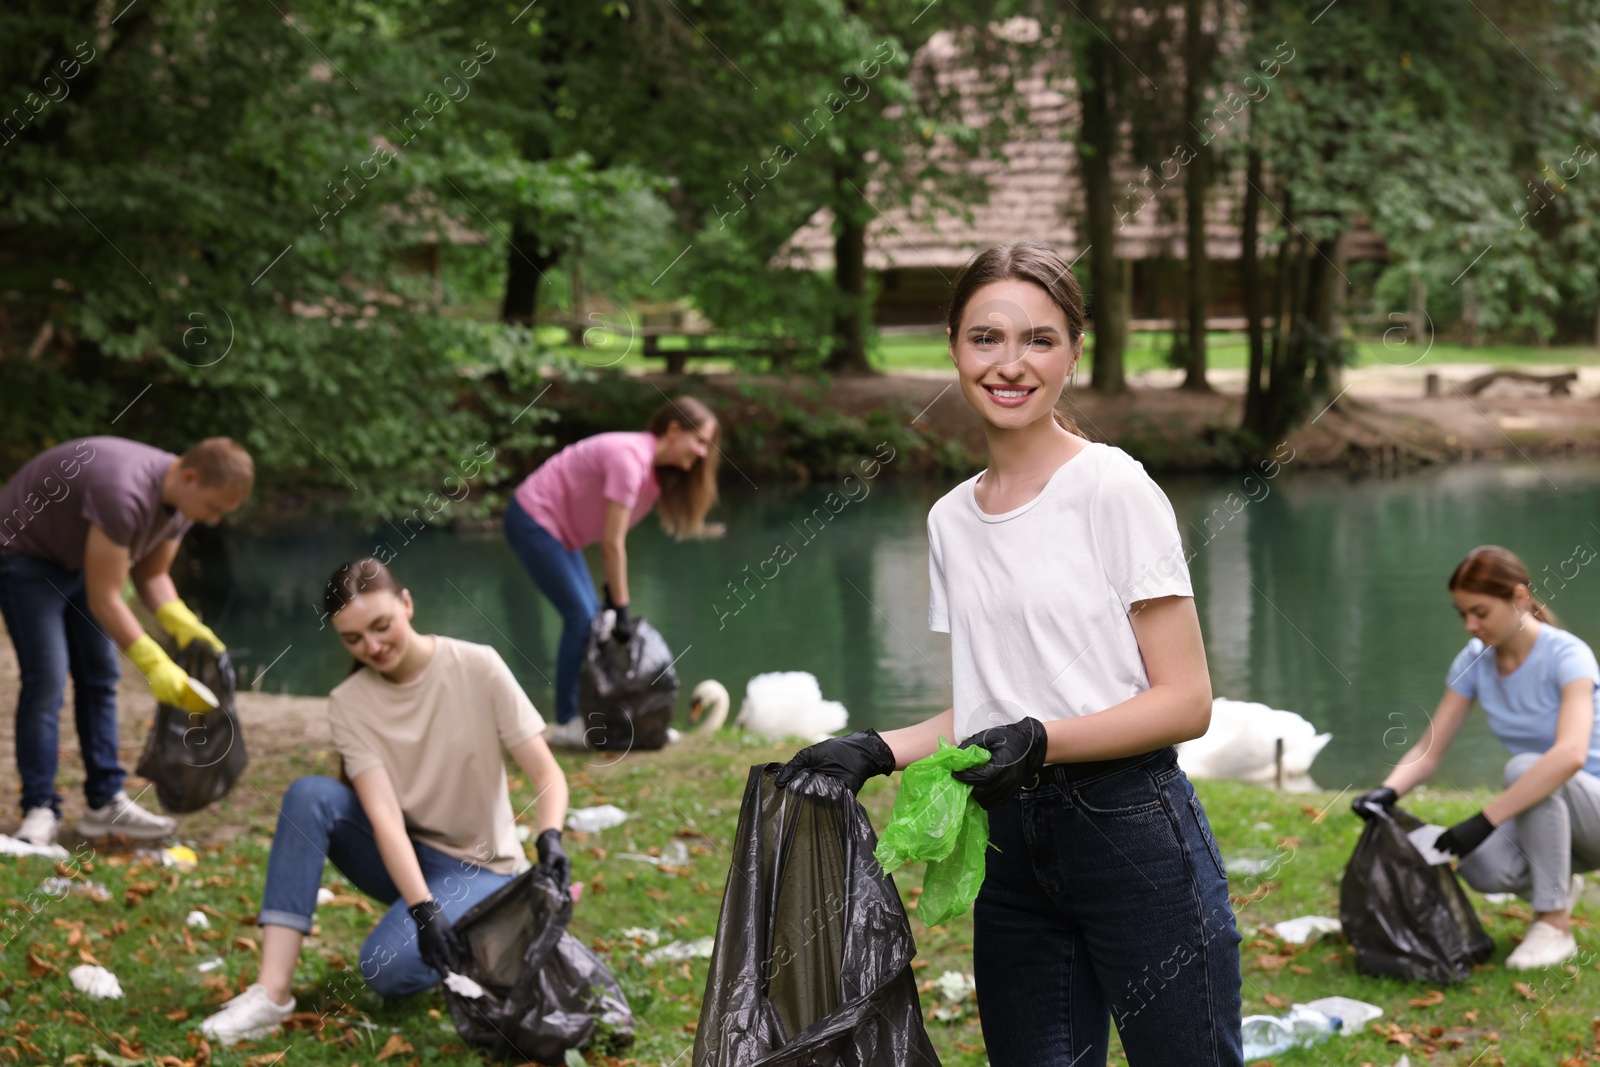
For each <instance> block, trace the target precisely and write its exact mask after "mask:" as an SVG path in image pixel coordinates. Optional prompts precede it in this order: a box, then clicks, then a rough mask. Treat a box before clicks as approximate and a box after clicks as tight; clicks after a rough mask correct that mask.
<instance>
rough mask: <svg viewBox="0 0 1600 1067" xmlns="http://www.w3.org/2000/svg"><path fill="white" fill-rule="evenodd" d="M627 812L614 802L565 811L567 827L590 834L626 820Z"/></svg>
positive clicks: (619, 824) (618, 824)
mask: <svg viewBox="0 0 1600 1067" xmlns="http://www.w3.org/2000/svg"><path fill="white" fill-rule="evenodd" d="M627 818H628V813H627V812H625V811H623V810H622V809H621V808H619V807H617V806H616V805H615V804H601V805H600V806H599V807H594V808H573V809H572V810H570V811H568V812H567V829H568V830H577V831H578V832H579V833H583V834H592V833H595V832H596V831H599V830H609V829H611V828H612V827H613V826H621V825H622V824H623V823H624V822H626V821H627Z"/></svg>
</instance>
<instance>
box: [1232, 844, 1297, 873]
mask: <svg viewBox="0 0 1600 1067" xmlns="http://www.w3.org/2000/svg"><path fill="white" fill-rule="evenodd" d="M1282 859H1283V855H1282V854H1281V853H1278V852H1268V851H1267V850H1265V849H1260V848H1246V849H1241V850H1239V852H1238V853H1237V854H1235V855H1233V856H1229V857H1228V858H1227V859H1226V860H1225V861H1224V863H1223V865H1222V869H1223V870H1225V871H1227V872H1228V873H1229V874H1239V875H1244V876H1246V877H1248V876H1250V875H1255V874H1265V873H1267V872H1268V871H1270V870H1272V868H1273V867H1274V866H1275V865H1276V864H1277V863H1279V862H1280V861H1281V860H1282Z"/></svg>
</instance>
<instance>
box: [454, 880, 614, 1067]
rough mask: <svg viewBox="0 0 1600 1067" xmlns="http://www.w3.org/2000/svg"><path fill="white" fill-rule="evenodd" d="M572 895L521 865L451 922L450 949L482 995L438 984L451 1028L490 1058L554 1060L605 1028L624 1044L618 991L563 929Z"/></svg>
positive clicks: (594, 959)
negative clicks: (516, 872)
mask: <svg viewBox="0 0 1600 1067" xmlns="http://www.w3.org/2000/svg"><path fill="white" fill-rule="evenodd" d="M571 918H572V897H571V895H570V894H568V893H567V892H566V891H565V890H563V889H562V888H561V887H560V886H558V885H557V884H556V881H555V879H554V878H552V877H551V875H550V873H549V872H548V871H547V870H545V869H544V868H542V867H530V868H529V869H528V870H526V871H524V872H523V873H522V874H520V875H518V876H517V877H515V878H513V879H512V880H511V881H509V882H507V883H506V884H505V885H503V886H501V887H500V888H499V889H497V890H495V891H494V892H493V893H491V894H490V895H489V896H487V897H484V898H483V899H482V900H480V901H478V903H476V904H474V905H473V906H472V907H471V908H470V909H468V911H467V913H466V914H465V915H463V916H461V918H459V919H457V920H456V921H455V923H454V924H453V925H452V926H451V927H450V934H449V936H450V938H451V940H452V941H454V942H455V948H456V952H457V955H458V956H459V957H460V958H461V959H463V960H467V961H469V962H468V963H467V967H468V972H469V973H468V974H467V975H466V977H468V978H470V979H472V980H473V981H474V982H476V983H477V984H478V985H479V986H481V987H482V989H483V991H484V995H483V996H481V997H469V996H466V995H464V994H462V993H460V992H458V991H457V990H455V989H453V988H451V986H450V984H449V982H448V980H447V981H446V984H445V987H444V998H445V1002H446V1003H447V1004H448V1005H449V1007H450V1018H451V1020H452V1021H454V1023H455V1024H456V1032H457V1033H459V1034H460V1035H461V1036H462V1037H463V1038H465V1039H466V1040H467V1041H469V1042H471V1043H472V1044H473V1045H475V1046H476V1047H478V1048H479V1049H482V1050H483V1051H484V1052H486V1053H487V1054H488V1055H489V1056H491V1057H493V1058H494V1059H500V1060H505V1059H511V1058H513V1057H514V1058H516V1059H517V1060H519V1061H525V1060H538V1061H539V1062H540V1063H548V1064H560V1063H562V1062H563V1057H564V1056H565V1055H566V1052H567V1050H568V1049H580V1048H583V1047H584V1046H585V1045H587V1044H589V1042H590V1041H592V1040H594V1039H595V1037H596V1036H597V1034H600V1033H601V1032H602V1031H603V1032H604V1035H605V1039H606V1041H607V1042H608V1043H609V1045H610V1047H611V1048H613V1049H620V1048H625V1047H627V1046H628V1045H631V1044H632V1043H633V1012H632V1010H631V1009H630V1008H629V1007H628V999H627V997H625V996H623V993H622V987H621V986H619V985H618V984H617V980H616V978H615V977H613V976H612V974H611V971H610V970H608V969H607V968H606V965H605V964H604V963H603V962H601V960H600V957H598V956H596V955H595V954H594V953H593V952H592V951H590V949H589V948H588V946H586V945H585V944H584V943H583V942H581V941H579V940H578V939H577V938H575V937H573V936H572V935H571V934H569V933H567V921H568V920H569V919H571Z"/></svg>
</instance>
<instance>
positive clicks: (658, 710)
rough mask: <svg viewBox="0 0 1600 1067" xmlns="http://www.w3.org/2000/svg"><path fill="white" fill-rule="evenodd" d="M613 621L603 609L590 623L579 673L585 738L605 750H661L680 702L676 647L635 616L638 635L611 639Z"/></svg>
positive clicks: (634, 628) (579, 700) (580, 710)
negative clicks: (610, 621)
mask: <svg viewBox="0 0 1600 1067" xmlns="http://www.w3.org/2000/svg"><path fill="white" fill-rule="evenodd" d="M609 620H610V617H609V615H608V614H607V613H606V612H604V611H601V612H599V613H598V614H596V615H595V617H594V622H593V623H591V624H590V627H589V645H588V647H587V648H585V649H584V652H583V669H582V671H580V672H579V676H578V715H579V717H580V718H581V719H582V720H583V722H584V725H585V727H586V728H587V729H586V733H585V734H584V737H585V740H587V741H588V743H589V745H590V746H591V747H593V748H597V749H600V750H602V751H621V752H626V751H632V750H634V749H645V750H649V749H657V748H661V747H662V746H663V745H665V744H666V743H667V727H669V726H671V725H672V708H673V706H674V705H675V704H677V702H678V672H677V670H676V668H674V667H673V664H672V650H671V649H669V648H668V647H667V640H666V638H664V637H662V636H661V634H660V633H659V632H658V631H657V630H656V628H655V627H653V626H651V625H650V624H649V623H648V622H646V621H645V620H644V618H643V617H642V616H637V617H635V618H634V619H633V638H632V639H631V640H629V641H628V642H626V643H623V642H621V641H617V640H614V639H612V638H611V636H610V626H609Z"/></svg>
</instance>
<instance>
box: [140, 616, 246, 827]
mask: <svg viewBox="0 0 1600 1067" xmlns="http://www.w3.org/2000/svg"><path fill="white" fill-rule="evenodd" d="M174 659H175V661H176V662H177V664H178V666H179V667H180V668H182V669H183V671H184V673H186V674H188V675H189V676H190V677H191V678H196V679H199V681H200V683H201V684H202V685H204V686H206V687H207V688H209V689H210V690H211V692H212V693H214V694H216V697H217V701H218V706H217V707H215V708H213V709H212V710H210V711H203V712H191V711H185V710H183V709H182V708H176V707H173V706H172V705H171V704H157V705H156V717H155V721H154V723H153V724H152V725H151V727H150V736H149V737H147V738H145V742H144V751H143V752H142V753H141V754H140V755H139V765H138V766H137V767H135V768H134V773H135V774H137V775H139V777H141V778H148V779H149V780H150V781H151V782H153V783H154V784H155V787H156V798H157V799H158V800H160V801H161V806H162V807H163V808H165V809H166V810H167V811H171V812H176V813H177V814H180V815H186V814H188V813H189V812H193V811H199V810H200V809H201V808H203V807H205V806H206V805H208V804H211V803H213V802H215V801H217V800H221V799H222V798H223V797H224V796H226V795H227V793H228V790H230V789H232V788H233V784H234V783H235V782H237V781H238V780H239V776H240V775H241V774H243V773H244V769H245V766H246V765H247V764H249V762H250V756H249V754H248V753H246V751H245V747H244V731H243V730H242V729H241V728H240V726H239V712H238V710H237V709H236V708H235V707H234V677H233V664H232V663H230V662H229V661H228V654H227V653H226V652H217V651H215V650H214V649H212V647H211V646H210V645H208V644H206V643H205V642H204V641H190V642H189V647H187V648H185V649H183V650H181V651H180V652H179V653H178V654H177V656H175V657H174Z"/></svg>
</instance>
